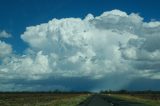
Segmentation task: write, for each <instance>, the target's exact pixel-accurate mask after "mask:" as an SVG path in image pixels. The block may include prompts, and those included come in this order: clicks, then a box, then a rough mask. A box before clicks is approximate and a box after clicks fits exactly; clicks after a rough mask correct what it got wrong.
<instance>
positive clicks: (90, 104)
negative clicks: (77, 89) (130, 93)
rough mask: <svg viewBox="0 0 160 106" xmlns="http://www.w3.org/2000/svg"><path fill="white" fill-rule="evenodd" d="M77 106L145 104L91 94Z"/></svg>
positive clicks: (129, 105) (140, 105)
mask: <svg viewBox="0 0 160 106" xmlns="http://www.w3.org/2000/svg"><path fill="white" fill-rule="evenodd" d="M79 106H146V105H144V104H140V103H136V102H129V101H125V100H120V99H115V98H112V97H109V96H103V95H93V96H91V97H90V98H88V99H87V100H86V101H84V102H82V103H81V104H79Z"/></svg>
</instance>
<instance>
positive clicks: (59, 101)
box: [0, 93, 89, 106]
mask: <svg viewBox="0 0 160 106" xmlns="http://www.w3.org/2000/svg"><path fill="white" fill-rule="evenodd" d="M88 96H89V95H88V94H49V93H48V94H45V93H42V94H41V93H26V94H24V93H18V94H6V93H5V94H0V106H77V105H78V104H79V103H80V102H82V101H84V100H85V99H86V98H87V97H88Z"/></svg>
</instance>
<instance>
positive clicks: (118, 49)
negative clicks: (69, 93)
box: [0, 10, 160, 88]
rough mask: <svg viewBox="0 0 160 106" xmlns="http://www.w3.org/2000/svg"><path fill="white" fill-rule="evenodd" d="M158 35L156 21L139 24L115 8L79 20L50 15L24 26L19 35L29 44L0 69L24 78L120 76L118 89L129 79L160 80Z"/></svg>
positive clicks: (136, 18)
mask: <svg viewBox="0 0 160 106" xmlns="http://www.w3.org/2000/svg"><path fill="white" fill-rule="evenodd" d="M159 33H160V22H144V21H143V18H142V17H140V16H139V15H138V14H135V13H132V14H127V13H125V12H122V11H120V10H112V11H108V12H104V13H103V14H102V15H100V16H96V17H94V16H93V15H92V14H88V15H87V16H86V17H85V18H84V19H80V18H63V19H53V20H51V21H49V22H48V23H44V24H40V25H37V26H30V27H27V28H26V31H25V32H24V33H23V34H22V35H21V38H22V40H23V41H25V42H26V43H28V45H29V47H28V48H27V49H26V51H25V54H24V55H23V56H13V57H11V59H7V58H6V59H5V61H4V62H3V63H2V65H1V66H0V71H1V72H2V71H3V74H4V76H5V77H8V78H12V79H14V78H15V77H13V76H16V78H17V77H19V78H22V79H25V80H44V79H47V78H58V79H63V78H74V77H83V78H84V77H86V78H89V79H90V80H100V79H106V80H114V78H115V79H116V77H117V76H118V75H123V77H124V78H123V80H122V78H120V79H119V80H122V81H121V84H120V85H117V88H120V87H123V86H125V84H127V83H129V82H128V81H126V79H127V80H128V78H130V79H132V78H137V77H147V78H152V79H155V78H156V79H160V77H159V76H160V75H159V74H160V73H159V70H158V69H159V66H160V58H159V57H160V46H159V40H160V39H159V38H160V35H159ZM153 66H154V67H153ZM11 73H12V74H11ZM17 73H20V74H17ZM155 73H156V74H155ZM137 74H138V76H137ZM17 75H18V76H17ZM11 76H12V77H11ZM110 76H112V77H110ZM107 78H111V79H107ZM103 84H104V85H105V83H103ZM58 86H59V85H58ZM61 86H63V85H61ZM110 86H111V85H110Z"/></svg>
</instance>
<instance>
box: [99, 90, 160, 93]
mask: <svg viewBox="0 0 160 106" xmlns="http://www.w3.org/2000/svg"><path fill="white" fill-rule="evenodd" d="M100 93H101V94H160V91H153V90H143V91H142V90H141V91H130V90H118V91H113V90H104V91H100Z"/></svg>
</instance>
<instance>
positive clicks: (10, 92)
mask: <svg viewBox="0 0 160 106" xmlns="http://www.w3.org/2000/svg"><path fill="white" fill-rule="evenodd" d="M0 93H1V94H5V93H7V94H17V93H20V94H29V93H32V94H34V93H35V94H36V93H39V94H43V93H44V94H88V93H91V92H89V91H73V90H72V91H62V90H58V89H56V90H53V91H0Z"/></svg>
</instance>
